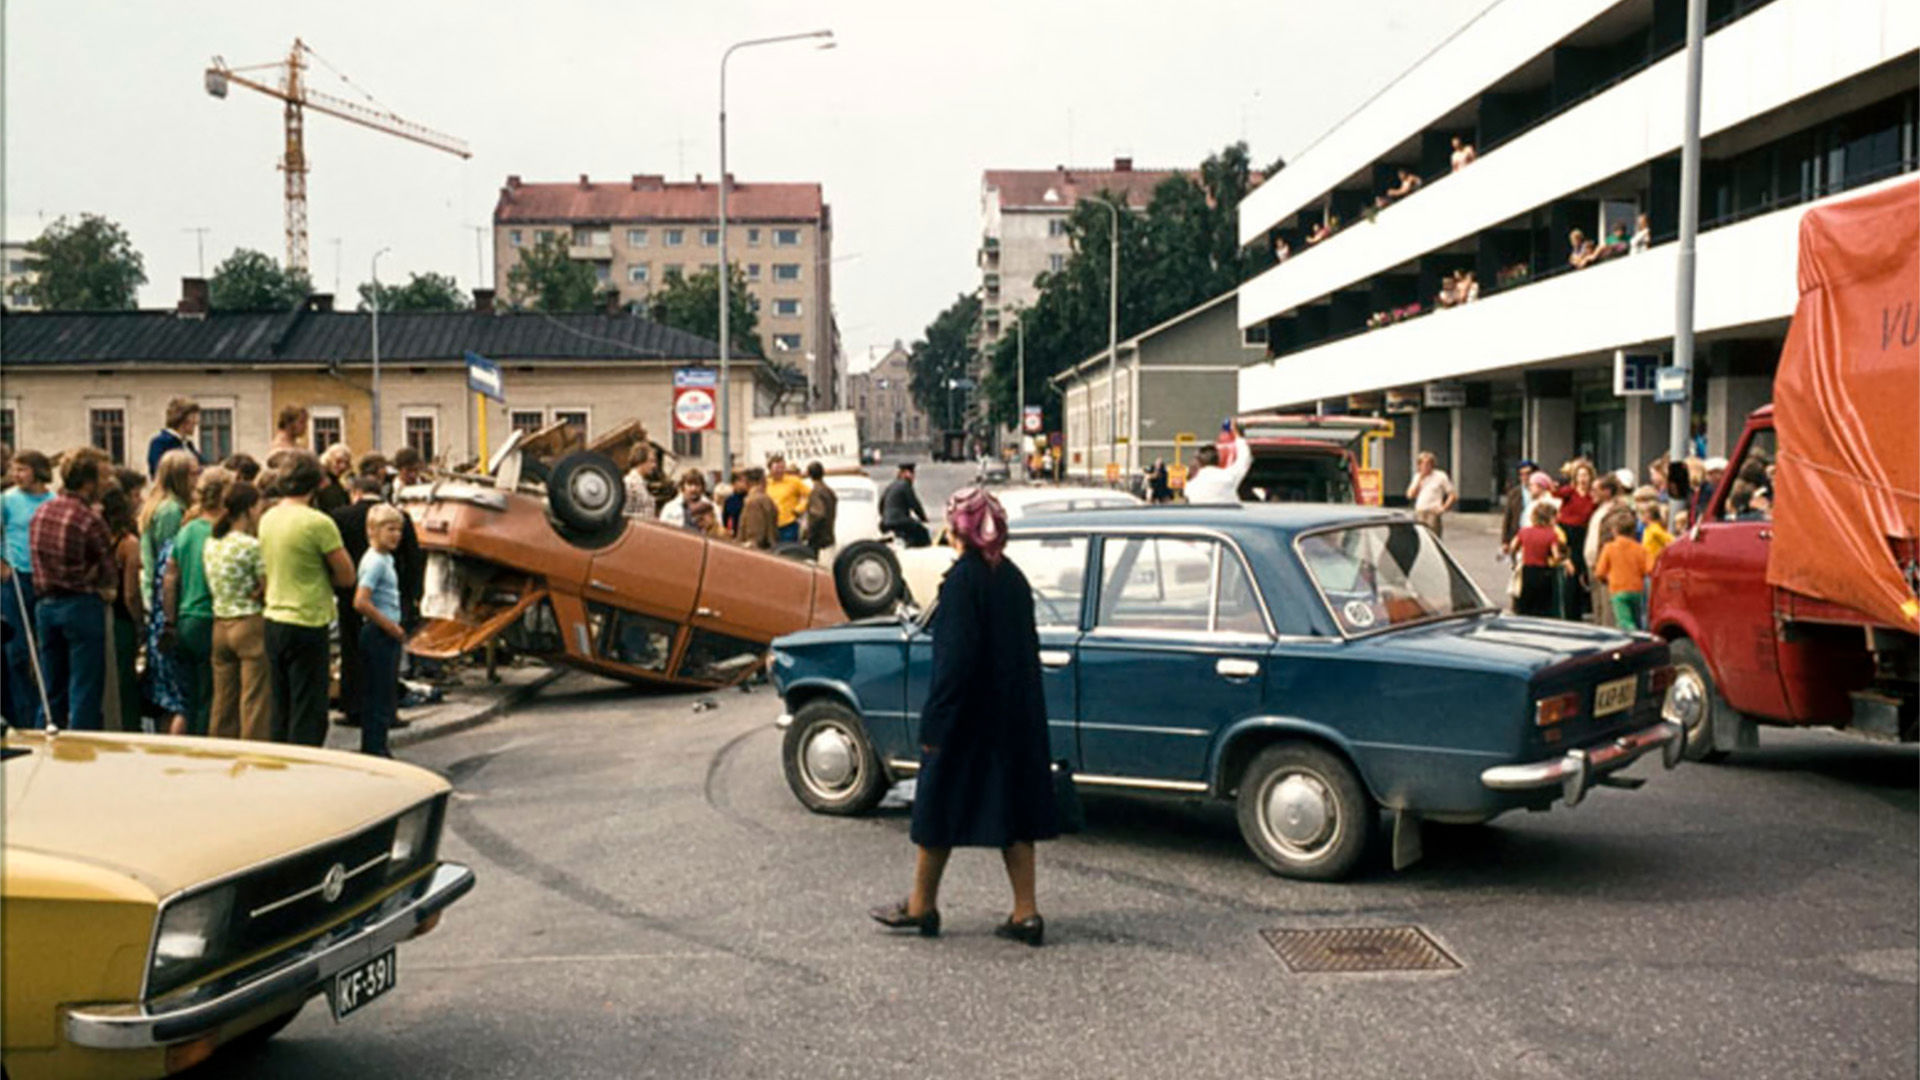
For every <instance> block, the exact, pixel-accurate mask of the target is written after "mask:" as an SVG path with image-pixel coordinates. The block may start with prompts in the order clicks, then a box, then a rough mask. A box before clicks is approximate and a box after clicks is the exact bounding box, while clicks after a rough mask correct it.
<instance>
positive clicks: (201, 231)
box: [180, 225, 212, 278]
mask: <svg viewBox="0 0 1920 1080" xmlns="http://www.w3.org/2000/svg"><path fill="white" fill-rule="evenodd" d="M180 231H181V232H190V233H192V234H193V250H194V254H195V255H196V256H197V257H198V258H199V265H200V276H201V277H203V278H204V277H206V276H207V233H209V232H211V231H212V229H211V228H210V227H208V226H206V225H192V226H189V227H187V228H184V229H181V230H180Z"/></svg>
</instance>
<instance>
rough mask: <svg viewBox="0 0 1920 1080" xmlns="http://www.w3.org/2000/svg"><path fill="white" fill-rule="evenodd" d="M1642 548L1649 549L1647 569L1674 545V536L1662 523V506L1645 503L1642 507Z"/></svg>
mask: <svg viewBox="0 0 1920 1080" xmlns="http://www.w3.org/2000/svg"><path fill="white" fill-rule="evenodd" d="M1640 521H1641V526H1640V546H1641V547H1644V548H1646V549H1647V568H1648V570H1649V571H1651V570H1652V568H1653V564H1654V563H1657V562H1659V561H1660V553H1661V552H1663V551H1665V550H1667V545H1668V544H1671V543H1673V534H1672V533H1670V532H1668V531H1667V527H1666V526H1665V525H1663V524H1661V523H1660V504H1659V503H1643V504H1641V506H1640Z"/></svg>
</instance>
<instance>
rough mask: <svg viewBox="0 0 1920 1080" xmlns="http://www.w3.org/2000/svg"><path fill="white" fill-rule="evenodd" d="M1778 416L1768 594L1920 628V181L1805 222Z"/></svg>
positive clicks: (1824, 210) (1779, 378) (1776, 399)
mask: <svg viewBox="0 0 1920 1080" xmlns="http://www.w3.org/2000/svg"><path fill="white" fill-rule="evenodd" d="M1773 416H1774V425H1775V427H1776V428H1777V429H1778V432H1779V447H1780V450H1779V462H1778V468H1777V470H1776V473H1775V476H1774V491H1775V497H1774V541H1773V546H1772V550H1771V554H1770V555H1769V557H1768V562H1767V583H1768V584H1770V585H1774V586H1777V587H1779V588H1783V589H1791V590H1793V591H1794V592H1798V593H1804V594H1806V595H1809V596H1814V597H1818V598H1820V599H1822V600H1829V601H1832V602H1834V603H1837V604H1844V605H1846V606H1847V607H1850V608H1854V609H1856V610H1858V611H1861V612H1864V613H1866V614H1868V615H1871V616H1872V617H1873V618H1874V619H1876V620H1878V621H1881V622H1884V623H1888V624H1890V625H1893V626H1900V627H1905V628H1907V629H1909V630H1913V629H1916V628H1920V604H1917V603H1916V602H1915V598H1914V593H1913V589H1912V587H1911V586H1910V585H1909V584H1908V582H1907V579H1906V574H1905V571H1904V568H1903V567H1902V565H1901V560H1900V558H1899V557H1898V556H1897V555H1896V549H1895V542H1896V541H1902V542H1903V543H1902V545H1901V546H1903V547H1905V548H1906V550H1907V551H1909V552H1910V551H1911V550H1912V541H1913V539H1914V538H1915V537H1920V182H1914V183H1905V184H1899V185H1896V186H1894V187H1891V188H1888V189H1886V190H1883V191H1877V192H1874V193H1872V194H1870V195H1864V196H1861V197H1860V198H1858V199H1849V200H1847V201H1845V202H1840V203H1835V204H1833V205H1832V206H1826V207H1821V208H1820V209H1817V210H1812V211H1809V212H1808V213H1807V216H1806V217H1805V218H1804V219H1803V220H1802V221H1801V224H1800V304H1799V307H1797V308H1796V309H1795V310H1794V313H1793V326H1792V328H1791V329H1790V330H1788V332H1787V343H1786V348H1785V351H1784V352H1783V353H1782V354H1781V357H1780V371H1779V374H1778V375H1776V376H1775V377H1774V383H1773Z"/></svg>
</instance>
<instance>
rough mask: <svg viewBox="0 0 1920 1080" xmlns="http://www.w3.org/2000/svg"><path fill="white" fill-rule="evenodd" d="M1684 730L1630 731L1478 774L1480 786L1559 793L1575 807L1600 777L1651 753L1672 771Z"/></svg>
mask: <svg viewBox="0 0 1920 1080" xmlns="http://www.w3.org/2000/svg"><path fill="white" fill-rule="evenodd" d="M1685 745H1686V729H1685V728H1682V727H1681V726H1680V725H1679V724H1677V723H1675V722H1673V721H1671V720H1661V721H1659V722H1658V723H1655V724H1651V725H1649V726H1647V727H1643V728H1641V729H1639V730H1638V731H1630V732H1628V733H1627V734H1625V735H1622V736H1620V737H1618V738H1616V739H1614V740H1613V741H1612V742H1608V743H1604V744H1602V745H1600V746H1593V747H1586V748H1583V749H1579V750H1569V751H1567V752H1566V753H1565V754H1562V755H1560V756H1559V757H1556V758H1549V759H1548V760H1546V761H1534V762H1529V763H1527V764H1525V765H1496V766H1494V767H1493V768H1491V769H1488V770H1486V771H1485V772H1482V773H1481V774H1480V782H1481V783H1482V784H1485V785H1486V786H1487V787H1489V788H1491V789H1493V790H1494V791H1536V790H1539V789H1541V788H1553V787H1557V788H1559V789H1560V791H1561V794H1562V795H1563V796H1564V797H1565V798H1566V800H1567V805H1568V806H1575V805H1578V804H1579V802H1580V800H1581V799H1582V798H1584V797H1585V796H1586V794H1587V791H1588V790H1589V789H1591V788H1592V787H1593V785H1594V784H1595V783H1598V782H1599V780H1600V778H1601V777H1602V776H1605V775H1606V774H1608V773H1610V772H1613V771H1615V770H1617V769H1623V768H1625V767H1626V766H1628V765H1630V764H1632V763H1633V762H1635V761H1638V760H1639V759H1640V757H1641V756H1642V755H1644V754H1646V753H1648V752H1650V751H1653V750H1656V749H1658V750H1660V751H1661V762H1662V763H1663V764H1664V765H1666V767H1667V768H1669V769H1671V768H1673V767H1674V766H1675V765H1677V764H1679V763H1680V753H1681V751H1682V750H1683V749H1684V748H1685Z"/></svg>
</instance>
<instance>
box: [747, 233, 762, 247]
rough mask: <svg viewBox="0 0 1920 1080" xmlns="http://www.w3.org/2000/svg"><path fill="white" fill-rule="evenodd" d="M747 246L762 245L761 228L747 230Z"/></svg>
mask: <svg viewBox="0 0 1920 1080" xmlns="http://www.w3.org/2000/svg"><path fill="white" fill-rule="evenodd" d="M747 246H748V247H759V246H760V230H759V229H748V230H747Z"/></svg>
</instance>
